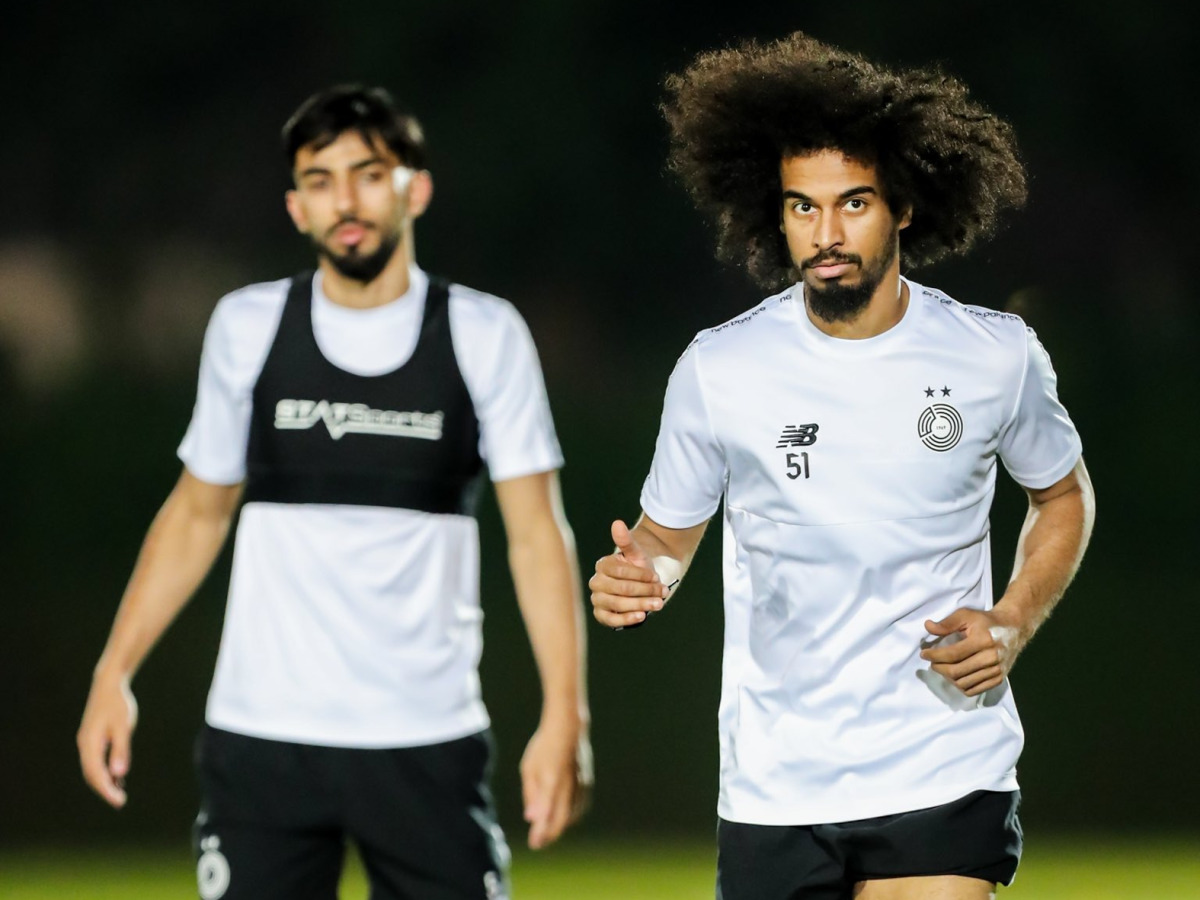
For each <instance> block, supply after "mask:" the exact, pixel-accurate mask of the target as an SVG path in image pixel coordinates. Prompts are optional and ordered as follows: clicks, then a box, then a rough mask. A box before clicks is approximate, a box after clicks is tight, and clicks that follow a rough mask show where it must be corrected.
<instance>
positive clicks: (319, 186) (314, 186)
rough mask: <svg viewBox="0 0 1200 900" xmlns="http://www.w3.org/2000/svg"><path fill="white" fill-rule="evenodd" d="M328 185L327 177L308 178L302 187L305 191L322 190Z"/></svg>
mask: <svg viewBox="0 0 1200 900" xmlns="http://www.w3.org/2000/svg"><path fill="white" fill-rule="evenodd" d="M328 187H329V179H328V178H309V179H308V180H306V181H305V182H304V189H305V190H306V191H323V190H325V189H326V188H328Z"/></svg>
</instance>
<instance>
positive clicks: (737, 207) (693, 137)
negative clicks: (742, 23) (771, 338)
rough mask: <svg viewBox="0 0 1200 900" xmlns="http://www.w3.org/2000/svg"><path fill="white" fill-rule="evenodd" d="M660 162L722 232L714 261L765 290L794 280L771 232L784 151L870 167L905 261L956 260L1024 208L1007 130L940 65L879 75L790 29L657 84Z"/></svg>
mask: <svg viewBox="0 0 1200 900" xmlns="http://www.w3.org/2000/svg"><path fill="white" fill-rule="evenodd" d="M666 92H667V98H666V100H665V101H664V103H663V104H662V107H661V108H662V111H663V114H664V115H665V116H666V119H667V123H668V125H669V126H670V129H671V151H670V157H669V167H670V169H671V170H672V171H674V172H675V173H676V174H678V175H679V176H680V178H681V179H682V180H683V182H684V184H685V186H686V187H687V189H688V191H689V193H690V194H691V195H692V198H693V199H694V200H695V202H696V205H697V206H698V207H699V208H700V209H701V210H703V211H705V212H706V213H709V214H711V215H712V216H713V217H714V218H715V220H716V223H717V230H718V242H717V256H718V257H719V258H720V259H723V260H725V261H726V262H731V263H733V264H735V265H739V266H740V265H745V267H746V269H747V270H748V271H749V273H750V275H751V277H753V278H754V280H755V281H757V282H758V283H759V284H761V285H762V286H764V287H769V288H774V289H777V288H781V287H783V286H786V285H788V284H792V283H794V282H795V281H797V280H798V278H799V273H798V272H797V271H796V269H795V266H794V264H793V262H792V259H791V257H790V255H789V254H788V249H787V244H786V242H785V240H784V237H783V235H782V234H780V232H779V221H780V218H779V217H780V210H781V204H782V198H781V193H782V187H781V184H780V176H779V164H780V161H781V160H782V159H783V158H784V157H786V156H803V155H806V154H809V153H815V152H819V151H821V150H839V151H841V152H842V153H844V154H845V155H846V156H848V157H850V158H852V159H856V160H859V161H860V162H866V163H870V164H873V165H874V166H875V168H876V171H877V172H878V173H879V177H880V181H881V184H882V185H883V190H884V194H885V199H886V200H887V202H888V205H889V206H890V208H891V209H892V211H893V212H895V213H897V214H899V213H900V212H901V211H902V210H904V209H907V208H911V209H912V224H911V225H909V227H908V228H906V229H905V230H903V231H902V232H901V238H900V254H901V260H902V262H903V263H904V265H905V266H912V267H915V266H921V265H925V264H928V263H932V262H934V261H936V260H939V259H942V258H943V257H946V256H949V255H952V254H960V253H964V252H965V251H966V250H968V249H969V248H970V247H971V246H972V245H973V244H974V243H975V242H976V241H977V240H979V239H980V238H983V237H987V236H988V235H990V234H991V233H993V232H994V231H995V229H996V224H997V218H998V216H999V214H1000V213H1001V212H1002V211H1004V210H1006V209H1009V208H1015V207H1019V206H1021V205H1022V204H1023V203H1024V202H1025V171H1024V167H1023V166H1022V164H1021V161H1020V160H1019V158H1018V155H1017V149H1016V143H1015V140H1014V137H1013V133H1012V129H1011V127H1010V126H1009V125H1008V123H1006V122H1004V121H1002V120H1001V119H999V118H997V117H996V116H994V115H992V114H991V113H989V112H988V111H987V110H986V109H984V108H983V107H982V106H980V105H979V104H978V103H976V102H974V101H972V100H971V99H970V98H969V97H968V96H967V89H966V87H965V86H964V85H963V84H962V83H961V82H959V81H957V80H956V79H954V78H951V77H950V76H948V75H946V74H944V73H942V72H940V71H938V70H936V69H906V70H896V71H892V70H888V69H885V68H883V67H881V66H877V65H874V64H872V63H871V62H868V61H867V60H866V59H863V58H862V57H861V56H858V55H856V54H852V53H848V52H845V51H842V50H839V49H837V48H835V47H831V46H829V45H827V44H823V43H821V42H820V41H817V40H814V39H813V38H811V37H808V36H807V35H805V34H802V33H800V32H796V33H794V34H791V35H789V36H788V37H785V38H782V39H780V40H778V41H774V42H772V43H769V44H760V43H758V42H755V41H748V42H746V43H743V44H741V45H739V46H737V47H734V48H731V49H726V50H718V51H713V52H709V53H704V54H701V55H700V56H698V57H697V58H696V59H695V61H694V62H693V63H692V64H691V65H690V66H689V67H688V68H687V69H685V70H684V71H683V72H682V73H680V74H677V75H671V76H670V77H668V78H667V80H666Z"/></svg>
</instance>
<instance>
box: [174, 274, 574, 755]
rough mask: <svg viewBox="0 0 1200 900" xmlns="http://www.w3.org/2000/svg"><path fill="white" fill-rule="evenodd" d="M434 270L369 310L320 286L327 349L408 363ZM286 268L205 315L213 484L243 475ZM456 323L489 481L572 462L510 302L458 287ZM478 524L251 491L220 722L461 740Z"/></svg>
mask: <svg viewBox="0 0 1200 900" xmlns="http://www.w3.org/2000/svg"><path fill="white" fill-rule="evenodd" d="M427 286H428V277H427V276H426V275H425V273H424V272H422V271H421V270H420V269H417V268H413V269H410V287H409V290H408V292H407V293H406V294H405V295H404V296H403V297H400V298H398V299H397V300H396V301H394V302H391V303H388V304H385V305H384V306H380V307H376V308H373V309H366V310H358V309H350V308H347V307H343V306H338V305H337V304H334V303H333V302H331V301H330V300H329V299H328V298H327V297H326V296H325V294H324V293H323V292H322V290H321V278H320V275H317V276H316V278H315V279H314V283H313V300H312V322H313V332H314V335H315V337H316V340H317V344H318V346H319V348H320V351H321V353H322V354H323V355H324V356H325V357H326V358H327V359H328V360H329V361H330V362H331V363H333V364H334V365H336V366H338V367H340V368H342V369H345V370H348V371H350V372H353V373H356V374H359V375H381V374H383V373H386V372H390V371H392V370H394V369H397V368H398V367H400V366H402V365H403V364H404V363H405V362H406V361H407V360H408V359H409V357H410V356H411V355H412V352H413V350H414V348H415V347H416V345H417V339H418V333H419V329H420V325H421V321H422V316H423V312H424V304H425V292H426V289H427ZM287 289H288V281H287V280H284V281H278V282H272V283H267V284H257V285H252V286H250V287H247V288H243V289H242V290H239V291H236V292H234V293H232V294H230V295H228V296H226V297H225V298H223V299H222V300H221V302H220V303H219V304H218V306H217V308H216V311H215V312H214V313H213V316H212V320H211V322H210V323H209V327H208V332H207V334H206V336H205V341H204V351H203V355H202V358H201V364H200V381H199V388H198V392H197V399H196V408H195V411H194V413H193V417H192V421H191V425H190V426H189V428H188V431H187V434H186V436H185V437H184V439H183V443H182V444H181V445H180V447H179V457H180V459H182V460H183V462H184V464H185V465H186V467H187V469H188V471H189V472H191V473H192V474H193V475H194V476H196V477H197V478H199V479H201V480H203V481H207V482H210V483H214V484H236V483H239V482H241V481H242V480H244V478H245V477H246V450H247V442H248V437H249V428H250V413H251V395H252V391H253V388H254V385H255V382H256V381H257V379H258V375H259V372H260V371H261V370H262V367H263V363H264V361H265V359H266V357H267V353H268V351H269V350H270V347H271V344H272V341H273V339H274V336H275V331H276V327H277V326H278V323H279V319H280V315H281V313H282V310H283V306H284V301H285V298H286V295H287ZM449 317H450V328H451V334H452V339H453V345H454V354H455V357H456V358H457V361H458V365H459V369H460V371H461V372H462V376H463V380H464V382H465V383H466V386H467V390H468V392H469V393H470V396H471V400H472V403H473V404H474V407H475V415H476V417H477V418H478V421H479V430H480V440H479V452H480V455H481V456H482V457H483V459H484V461H485V462H486V464H487V466H488V470H489V475H490V477H491V479H492V480H493V481H502V480H505V479H509V478H516V477H519V476H522V475H529V474H533V473H536V472H545V471H549V470H552V469H556V468H559V467H560V466H561V465H562V455H561V452H560V450H559V446H558V441H557V438H556V437H555V434H554V426H553V423H552V421H551V418H550V411H549V405H548V403H547V400H546V391H545V386H544V383H543V380H542V374H541V369H540V366H539V364H538V359H537V352H536V350H535V348H534V346H533V341H532V339H531V337H530V335H529V331H528V329H527V328H526V326H525V323H524V321H523V320H522V319H521V317H520V315H519V314H518V313H517V311H516V310H515V309H514V308H513V307H512V306H511V305H510V304H509V303H507V302H506V301H504V300H500V299H498V298H496V297H492V296H489V295H487V294H482V293H478V292H476V291H472V290H469V289H467V288H464V287H461V286H459V285H452V286H451V289H450V301H449ZM482 617H483V613H482V610H481V609H480V603H479V548H478V529H477V526H476V522H475V519H474V518H472V517H470V516H461V515H443V514H433V513H426V512H417V511H413V510H407V509H396V508H389V507H367V506H343V505H324V504H278V503H248V504H246V506H245V507H244V508H243V509H242V513H241V518H240V521H239V523H238V529H237V537H236V541H235V545H234V559H233V572H232V575H231V578H230V585H229V599H228V605H227V609H226V614H225V627H224V632H223V634H222V638H221V649H220V653H219V655H218V659H217V667H216V674H215V676H214V678H213V683H212V688H211V690H210V692H209V698H208V708H207V714H206V718H207V721H208V723H209V724H210V725H212V726H214V727H217V728H222V729H225V730H228V731H235V732H239V733H242V734H248V735H252V736H255V737H264V738H271V739H276V740H288V741H297V742H302V743H310V744H323V745H329V746H350V747H400V746H413V745H419V744H428V743H435V742H439V741H445V740H451V739H453V738H456V737H461V736H463V735H466V734H470V733H472V732H476V731H479V730H481V729H483V728H485V727H487V725H488V717H487V712H486V710H485V709H484V706H483V702H482V700H481V698H480V692H479V679H478V674H477V667H478V662H479V656H480V653H481V648H482V637H481V622H482Z"/></svg>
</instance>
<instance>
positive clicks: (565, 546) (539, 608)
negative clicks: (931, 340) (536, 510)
mask: <svg viewBox="0 0 1200 900" xmlns="http://www.w3.org/2000/svg"><path fill="white" fill-rule="evenodd" d="M509 566H510V568H511V570H512V576H513V584H514V586H515V588H516V592H517V604H518V606H519V607H520V609H521V616H522V618H523V619H524V622H525V628H526V631H527V633H528V634H529V642H530V645H531V646H532V648H533V655H534V660H535V662H536V664H537V669H538V676H539V678H540V680H541V685H542V716H543V719H545V718H547V717H554V718H560V719H565V720H572V721H574V720H578V722H579V723H581V725H582V726H586V723H587V719H588V707H587V692H586V688H585V680H584V671H585V668H586V665H585V663H586V643H585V640H586V639H585V634H586V632H585V631H584V620H583V607H582V598H581V595H580V587H579V586H580V577H579V569H578V565H577V563H576V560H575V544H574V537H573V536H572V533H571V530H570V527H569V526H568V525H567V524H566V522H565V521H554V520H550V521H547V522H543V523H541V524H539V525H537V526H534V527H530V528H529V529H528V530H527V531H526V533H524V534H523V535H521V536H520V537H519V538H516V539H510V542H509Z"/></svg>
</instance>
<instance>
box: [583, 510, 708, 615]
mask: <svg viewBox="0 0 1200 900" xmlns="http://www.w3.org/2000/svg"><path fill="white" fill-rule="evenodd" d="M707 527H708V520H705V521H703V522H701V523H700V524H699V525H693V526H692V527H690V528H667V527H666V526H665V525H659V524H658V523H657V522H655V521H654V520H653V519H651V518H650V517H649V516H647V515H646V514H645V513H642V515H641V518H639V519H638V521H637V524H636V525H635V526H634V527H633V530H632V531H630V530H629V528H628V527H627V526H626V525H625V523H624V522H622V521H621V520H619V519H618V520H617V521H615V522H613V525H612V537H613V543H615V544H616V550H614V551H613V552H612V553H610V554H609V555H608V556H604V557H601V558H600V559H599V560H597V561H596V574H595V575H593V576H592V578H591V580H590V581H589V582H588V586H589V587H590V588H591V589H592V614H593V615H594V616H595V617H596V621H598V622H600V623H601V624H603V625H607V626H609V627H610V628H627V627H629V626H631V625H638V624H640V623H641V622H644V621H645V620H646V616H647V615H648V614H650V613H652V612H656V611H658V610H660V609H662V608H663V604H664V603H665V602H666V600H667V598H668V597H670V596H671V595H672V594H673V593H674V592H675V589H676V588H677V587H678V586H679V583H680V582H681V581H682V580H683V576H684V575H685V574H686V573H687V570H688V567H689V566H690V565H691V564H692V557H693V556H695V555H696V548H697V547H699V546H700V538H702V537H703V536H704V530H705V529H706V528H707Z"/></svg>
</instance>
